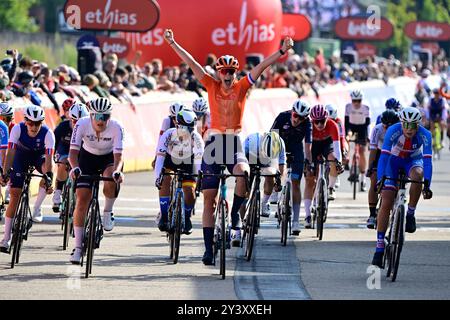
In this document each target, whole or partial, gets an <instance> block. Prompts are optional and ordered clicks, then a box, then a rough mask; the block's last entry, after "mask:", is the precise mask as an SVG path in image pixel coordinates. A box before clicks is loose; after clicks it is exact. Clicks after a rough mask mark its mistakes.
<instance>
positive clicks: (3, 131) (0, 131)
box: [0, 121, 9, 150]
mask: <svg viewBox="0 0 450 320" xmlns="http://www.w3.org/2000/svg"><path fill="white" fill-rule="evenodd" d="M8 135H9V134H8V126H7V125H6V124H5V123H4V122H3V121H0V150H6V149H7V148H8Z"/></svg>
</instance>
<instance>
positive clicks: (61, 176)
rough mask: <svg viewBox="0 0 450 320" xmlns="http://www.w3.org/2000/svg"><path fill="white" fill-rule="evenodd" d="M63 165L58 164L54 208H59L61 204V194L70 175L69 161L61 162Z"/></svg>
mask: <svg viewBox="0 0 450 320" xmlns="http://www.w3.org/2000/svg"><path fill="white" fill-rule="evenodd" d="M61 162H62V163H58V168H57V171H56V190H55V193H54V194H53V207H55V208H56V207H59V205H60V204H61V193H62V189H63V187H64V184H65V183H66V180H67V177H68V173H67V165H66V164H67V159H64V160H61Z"/></svg>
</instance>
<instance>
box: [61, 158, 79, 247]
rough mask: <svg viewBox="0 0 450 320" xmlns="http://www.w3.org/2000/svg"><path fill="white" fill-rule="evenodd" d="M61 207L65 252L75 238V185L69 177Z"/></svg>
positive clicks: (63, 192)
mask: <svg viewBox="0 0 450 320" xmlns="http://www.w3.org/2000/svg"><path fill="white" fill-rule="evenodd" d="M66 166H67V169H68V171H70V165H69V164H66ZM61 199H62V201H61V205H60V209H59V212H60V219H61V230H62V231H63V235H64V236H63V250H66V249H67V246H68V245H69V238H70V237H73V236H74V229H73V211H74V210H75V202H76V195H75V185H74V181H73V180H72V179H71V178H70V177H68V178H67V180H66V182H65V183H64V186H63V189H62V196H61Z"/></svg>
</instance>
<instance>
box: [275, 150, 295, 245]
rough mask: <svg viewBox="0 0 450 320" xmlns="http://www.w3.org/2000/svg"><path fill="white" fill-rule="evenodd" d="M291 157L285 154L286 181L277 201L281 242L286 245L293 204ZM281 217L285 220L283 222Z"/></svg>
mask: <svg viewBox="0 0 450 320" xmlns="http://www.w3.org/2000/svg"><path fill="white" fill-rule="evenodd" d="M291 163H292V158H291V157H290V155H287V173H286V181H285V184H284V186H283V188H282V190H281V197H280V200H279V201H278V208H277V211H278V216H277V218H278V228H280V226H281V244H282V245H283V246H286V242H287V235H288V229H289V235H291V215H292V204H293V202H294V201H293V191H292V166H291ZM283 219H285V222H284V223H283Z"/></svg>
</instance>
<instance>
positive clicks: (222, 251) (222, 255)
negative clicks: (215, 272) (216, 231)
mask: <svg viewBox="0 0 450 320" xmlns="http://www.w3.org/2000/svg"><path fill="white" fill-rule="evenodd" d="M220 208H221V213H220V229H221V230H220V242H221V245H220V274H221V275H222V280H224V279H225V273H226V269H225V267H226V261H225V258H226V256H225V252H226V251H225V250H226V249H227V239H226V234H227V232H226V225H225V212H226V207H225V203H224V202H223V201H222V203H221V204H220Z"/></svg>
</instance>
